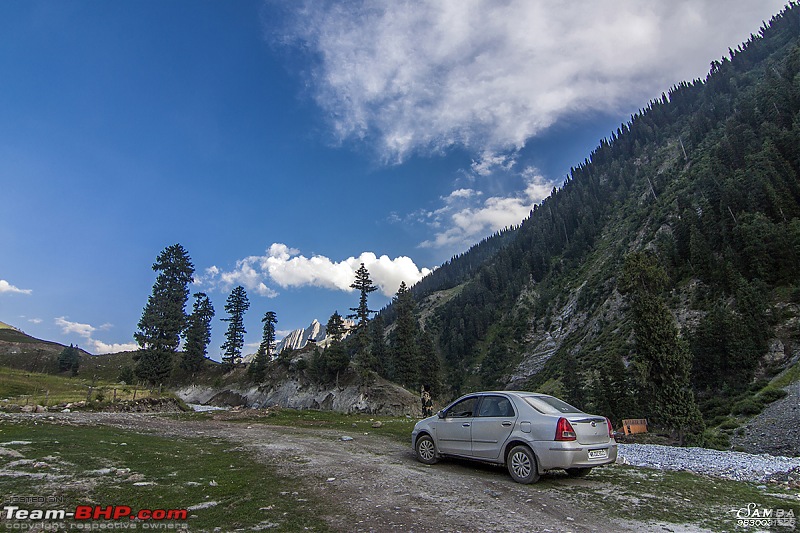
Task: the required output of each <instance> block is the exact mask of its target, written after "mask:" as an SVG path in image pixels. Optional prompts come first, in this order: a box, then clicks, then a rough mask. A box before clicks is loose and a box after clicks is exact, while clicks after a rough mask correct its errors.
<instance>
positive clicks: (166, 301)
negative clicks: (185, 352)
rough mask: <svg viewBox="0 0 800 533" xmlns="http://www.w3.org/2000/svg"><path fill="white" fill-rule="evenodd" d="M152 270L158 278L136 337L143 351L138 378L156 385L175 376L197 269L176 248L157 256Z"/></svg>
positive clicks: (178, 247)
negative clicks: (170, 376)
mask: <svg viewBox="0 0 800 533" xmlns="http://www.w3.org/2000/svg"><path fill="white" fill-rule="evenodd" d="M153 270H154V271H156V272H159V274H158V276H157V277H156V282H155V284H154V285H153V292H152V294H151V295H150V297H149V298H148V300H147V304H146V305H145V307H144V310H143V311H142V318H141V319H140V320H139V324H138V328H139V329H138V330H137V331H136V333H134V335H133V336H134V338H135V339H136V342H137V343H138V344H139V346H140V347H141V350H140V352H139V354H138V355H137V358H136V359H137V362H136V370H135V372H136V375H137V376H138V377H139V378H141V379H144V380H146V381H148V382H150V383H152V384H155V383H161V382H162V381H164V380H165V379H167V378H168V377H169V375H170V373H171V372H172V360H173V357H174V355H175V353H176V351H177V350H178V346H179V345H180V338H181V333H182V332H183V331H184V329H185V328H186V321H187V317H186V311H185V307H186V300H188V298H189V288H188V286H189V283H191V282H192V276H193V275H194V265H193V264H192V261H191V259H190V258H189V254H188V253H187V252H186V250H185V249H184V248H183V246H181V245H180V244H174V245H172V246H168V247H167V248H165V249H164V250H163V251H162V252H161V253H160V254H159V255H158V257H157V258H156V262H155V263H154V264H153Z"/></svg>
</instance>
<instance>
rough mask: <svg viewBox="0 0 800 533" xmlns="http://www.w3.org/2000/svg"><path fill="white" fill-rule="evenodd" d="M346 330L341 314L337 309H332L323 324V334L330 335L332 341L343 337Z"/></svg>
mask: <svg viewBox="0 0 800 533" xmlns="http://www.w3.org/2000/svg"><path fill="white" fill-rule="evenodd" d="M346 332H347V329H346V328H345V326H344V320H342V315H340V314H339V312H338V311H334V312H333V314H332V315H331V317H330V318H329V319H328V323H327V325H326V326H325V335H326V336H327V337H330V338H331V340H332V341H334V342H338V341H341V340H342V339H343V338H344V334H345V333H346Z"/></svg>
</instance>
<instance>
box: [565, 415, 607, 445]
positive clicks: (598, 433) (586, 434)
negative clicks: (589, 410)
mask: <svg viewBox="0 0 800 533" xmlns="http://www.w3.org/2000/svg"><path fill="white" fill-rule="evenodd" d="M569 423H570V424H572V427H573V428H574V429H575V437H577V440H578V442H579V443H581V444H605V443H607V442H608V424H607V423H606V419H605V418H603V417H600V416H588V417H587V416H581V417H570V418H569Z"/></svg>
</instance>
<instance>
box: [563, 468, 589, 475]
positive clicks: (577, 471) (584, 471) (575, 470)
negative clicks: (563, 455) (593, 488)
mask: <svg viewBox="0 0 800 533" xmlns="http://www.w3.org/2000/svg"><path fill="white" fill-rule="evenodd" d="M591 471H592V469H591V467H589V468H567V475H568V476H570V477H584V476H586V475H588V474H589V472H591Z"/></svg>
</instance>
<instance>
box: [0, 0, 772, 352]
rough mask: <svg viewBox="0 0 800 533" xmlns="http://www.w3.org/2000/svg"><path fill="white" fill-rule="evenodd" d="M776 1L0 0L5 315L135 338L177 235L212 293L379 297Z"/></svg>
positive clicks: (45, 326)
mask: <svg viewBox="0 0 800 533" xmlns="http://www.w3.org/2000/svg"><path fill="white" fill-rule="evenodd" d="M783 4H784V3H783V2H781V1H772V0H770V1H762V0H753V1H736V2H730V1H722V0H717V1H696V0H695V1H677V2H669V3H664V5H660V4H658V3H653V2H646V1H644V0H641V1H634V2H630V1H622V0H614V1H612V0H599V1H597V0H596V1H591V2H590V1H579V2H572V3H570V4H569V6H556V5H555V4H553V3H551V2H536V1H528V0H511V1H509V2H503V3H499V2H493V1H488V0H487V1H479V0H471V1H469V2H464V1H463V0H449V1H444V0H443V1H438V0H436V1H430V2H347V3H333V2H321V1H320V2H310V1H309V2H301V1H291V2H289V1H287V2H262V1H248V0H242V1H237V2H216V1H197V2H188V1H180V0H174V1H170V2H131V1H125V0H120V1H115V2H104V1H99V0H95V1H69V2H64V1H56V0H52V1H27V0H26V1H22V0H9V1H5V2H2V3H0V72H2V81H1V82H0V321H3V322H6V323H9V324H11V325H14V326H16V327H18V328H20V329H22V330H24V331H26V332H27V333H29V334H31V335H34V336H36V337H39V338H44V339H48V340H55V341H58V342H61V343H76V344H78V345H80V346H81V347H83V348H84V349H86V350H88V351H89V352H91V353H106V352H109V351H116V350H120V349H131V348H133V347H134V345H133V332H134V331H135V329H136V324H137V322H138V320H139V317H140V316H141V311H142V308H143V306H144V304H145V302H146V300H147V297H148V295H149V294H150V289H151V287H152V284H153V281H154V279H155V277H154V276H155V274H154V273H153V271H152V270H151V269H150V266H151V265H152V263H153V261H154V259H155V257H156V255H158V253H159V252H160V251H161V250H162V249H163V248H164V247H166V246H169V245H171V244H174V243H181V244H182V245H183V246H184V247H185V248H186V249H187V250H188V252H189V254H190V256H191V257H192V260H193V261H194V264H195V267H196V270H197V274H196V276H197V280H196V284H195V285H194V286H193V287H192V290H193V292H196V291H204V292H207V293H208V294H209V296H210V298H211V300H212V303H213V304H214V306H215V308H216V310H217V319H216V320H215V322H214V339H213V341H212V344H211V346H210V347H209V353H210V355H211V356H212V357H214V358H218V356H219V352H220V349H219V346H220V345H221V343H222V342H223V340H224V339H223V334H224V327H225V324H224V323H222V322H220V321H219V320H218V319H219V318H222V317H224V310H223V306H224V302H225V298H226V297H227V295H228V293H229V291H230V289H231V288H232V287H233V286H235V285H237V284H242V285H243V286H245V288H246V289H247V292H248V295H249V297H250V301H251V307H250V310H249V312H248V314H247V315H246V317H245V323H246V327H247V329H248V335H247V338H246V341H247V342H248V343H249V344H256V345H257V343H258V341H259V340H260V325H261V323H260V318H261V317H262V316H263V314H264V312H266V311H268V310H272V311H275V312H276V313H277V315H278V327H279V329H280V330H283V331H288V330H291V329H295V328H300V327H305V326H306V325H308V323H310V322H311V320H312V319H314V318H317V319H319V320H320V321H321V322H323V323H324V322H325V321H326V320H327V317H328V316H330V314H331V313H332V312H333V311H334V310H338V311H339V312H340V313H344V312H346V311H347V308H348V307H351V306H355V305H356V303H357V295H356V294H354V293H352V292H348V291H347V287H348V285H349V283H350V281H351V280H352V273H353V271H354V269H355V268H357V267H358V265H359V263H360V262H362V261H363V262H365V263H366V264H367V267H368V268H369V269H370V272H371V273H372V277H373V280H375V281H376V283H377V284H378V285H379V286H380V288H381V290H380V291H378V292H376V293H373V296H372V299H371V301H370V303H371V307H372V308H374V309H379V308H381V307H382V306H383V305H385V304H386V303H387V302H388V301H389V299H390V295H391V294H393V293H394V292H395V291H396V289H397V286H398V285H399V283H400V281H401V280H404V281H406V283H409V284H411V283H413V282H415V281H417V280H418V279H419V278H420V276H422V275H423V274H424V273H425V272H427V271H428V269H432V268H435V267H436V266H437V265H439V264H441V263H442V262H443V261H445V260H447V259H449V258H450V257H451V256H452V255H454V254H456V253H460V252H462V251H464V250H466V249H467V248H469V246H470V245H471V244H473V243H475V242H477V241H479V240H480V239H481V238H483V237H485V236H486V235H489V234H491V233H493V232H494V231H497V230H498V229H500V228H502V227H504V226H507V225H509V224H517V223H519V222H520V221H521V220H522V218H523V217H524V216H525V215H526V214H527V212H528V211H529V210H530V208H531V207H532V205H534V204H535V203H537V202H539V201H541V200H542V199H543V198H544V197H545V196H546V195H547V194H548V193H549V191H550V190H551V189H552V187H553V186H558V185H560V183H561V182H562V181H563V179H564V176H565V175H566V173H567V172H568V170H569V168H570V167H571V166H574V165H576V164H578V163H579V162H580V161H582V160H583V159H584V158H585V157H587V156H588V154H589V152H590V151H591V150H592V149H593V148H594V147H595V146H596V145H597V143H598V141H599V139H600V138H602V137H605V136H607V135H608V134H609V133H610V132H611V131H612V130H613V129H616V127H617V126H618V125H619V124H620V123H621V122H623V121H625V120H627V119H628V118H629V117H630V114H631V113H633V112H635V111H636V110H637V109H639V108H641V107H644V106H645V105H646V103H647V101H648V100H649V99H652V98H656V97H658V96H660V94H661V92H662V91H667V90H668V89H669V87H670V86H671V85H673V84H676V83H678V82H680V81H682V80H685V79H694V78H697V77H703V76H705V74H706V72H707V70H708V65H709V63H710V62H711V61H712V60H713V59H717V58H719V57H721V56H722V55H725V54H727V51H728V47H731V48H735V47H736V46H738V44H739V43H741V42H742V41H743V40H745V39H746V38H747V37H748V36H749V35H750V33H751V32H753V33H755V32H757V30H758V28H759V26H760V25H761V23H762V20H768V19H769V18H770V17H771V16H772V15H773V14H775V13H777V12H778V11H779V10H780V9H781V7H782V6H783Z"/></svg>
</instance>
